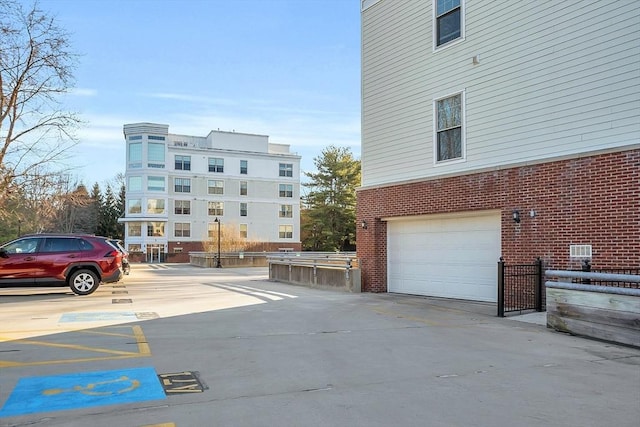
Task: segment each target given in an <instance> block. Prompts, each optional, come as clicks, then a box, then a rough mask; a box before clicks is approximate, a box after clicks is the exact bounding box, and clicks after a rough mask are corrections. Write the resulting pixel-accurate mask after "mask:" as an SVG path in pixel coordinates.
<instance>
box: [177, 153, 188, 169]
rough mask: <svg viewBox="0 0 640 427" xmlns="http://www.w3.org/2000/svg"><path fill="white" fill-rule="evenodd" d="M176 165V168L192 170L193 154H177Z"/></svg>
mask: <svg viewBox="0 0 640 427" xmlns="http://www.w3.org/2000/svg"><path fill="white" fill-rule="evenodd" d="M175 166H176V170H181V171H190V170H191V156H176V159H175Z"/></svg>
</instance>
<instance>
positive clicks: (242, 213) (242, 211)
mask: <svg viewBox="0 0 640 427" xmlns="http://www.w3.org/2000/svg"><path fill="white" fill-rule="evenodd" d="M240 216H247V204H246V203H240Z"/></svg>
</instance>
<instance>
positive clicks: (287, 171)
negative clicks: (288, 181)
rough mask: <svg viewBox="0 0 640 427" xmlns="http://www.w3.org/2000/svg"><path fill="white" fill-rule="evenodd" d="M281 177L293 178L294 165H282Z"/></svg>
mask: <svg viewBox="0 0 640 427" xmlns="http://www.w3.org/2000/svg"><path fill="white" fill-rule="evenodd" d="M279 175H280V176H293V163H280V173H279Z"/></svg>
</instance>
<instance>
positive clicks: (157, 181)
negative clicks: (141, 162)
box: [147, 176, 165, 191]
mask: <svg viewBox="0 0 640 427" xmlns="http://www.w3.org/2000/svg"><path fill="white" fill-rule="evenodd" d="M147 190H148V191H164V190H165V185H164V176H148V177H147Z"/></svg>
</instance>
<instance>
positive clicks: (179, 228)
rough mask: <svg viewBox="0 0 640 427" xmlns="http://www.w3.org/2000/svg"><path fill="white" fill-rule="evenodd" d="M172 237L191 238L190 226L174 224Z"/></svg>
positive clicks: (183, 223) (182, 223) (187, 224)
mask: <svg viewBox="0 0 640 427" xmlns="http://www.w3.org/2000/svg"><path fill="white" fill-rule="evenodd" d="M173 235H174V237H191V224H190V223H188V222H176V223H175V224H174V227H173Z"/></svg>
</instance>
